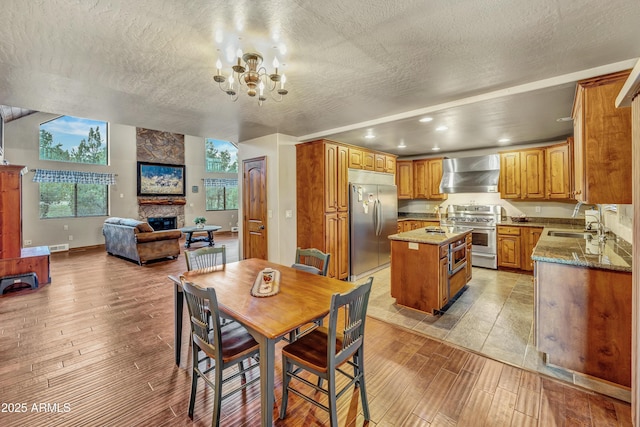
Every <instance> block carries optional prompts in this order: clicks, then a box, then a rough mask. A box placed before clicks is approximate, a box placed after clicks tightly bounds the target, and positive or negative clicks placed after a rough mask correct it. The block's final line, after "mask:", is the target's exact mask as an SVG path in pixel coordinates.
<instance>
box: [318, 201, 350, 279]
mask: <svg viewBox="0 0 640 427" xmlns="http://www.w3.org/2000/svg"><path fill="white" fill-rule="evenodd" d="M324 246H325V252H329V253H330V254H331V257H330V258H329V269H328V271H327V275H328V276H329V277H337V278H339V279H345V278H347V277H348V276H349V214H348V213H347V212H338V213H334V214H327V215H326V216H325V243H324Z"/></svg>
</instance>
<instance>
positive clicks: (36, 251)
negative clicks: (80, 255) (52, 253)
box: [0, 165, 51, 284]
mask: <svg viewBox="0 0 640 427" xmlns="http://www.w3.org/2000/svg"><path fill="white" fill-rule="evenodd" d="M23 169H24V166H17V165H0V278H3V277H7V276H17V275H22V274H27V273H35V274H36V275H37V277H38V282H39V284H45V283H49V282H51V278H50V277H49V248H48V247H47V246H37V247H31V248H23V247H22V170H23Z"/></svg>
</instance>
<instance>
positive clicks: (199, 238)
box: [180, 225, 222, 248]
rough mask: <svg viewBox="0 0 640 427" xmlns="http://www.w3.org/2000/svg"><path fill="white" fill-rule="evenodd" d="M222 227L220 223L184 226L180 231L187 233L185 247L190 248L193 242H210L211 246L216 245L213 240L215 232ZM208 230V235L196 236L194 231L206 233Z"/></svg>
mask: <svg viewBox="0 0 640 427" xmlns="http://www.w3.org/2000/svg"><path fill="white" fill-rule="evenodd" d="M221 228H222V227H221V226H219V225H205V226H204V227H200V228H198V227H195V226H192V227H182V228H181V229H180V231H182V232H183V233H184V234H186V235H187V237H186V239H185V243H184V247H185V248H190V247H191V244H192V243H195V242H209V246H213V245H214V241H213V232H214V231H218V230H220V229H221ZM204 232H206V233H207V235H206V236H195V237H194V235H193V234H194V233H204Z"/></svg>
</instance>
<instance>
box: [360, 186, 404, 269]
mask: <svg viewBox="0 0 640 427" xmlns="http://www.w3.org/2000/svg"><path fill="white" fill-rule="evenodd" d="M397 232H398V190H397V188H396V186H395V185H378V184H358V183H349V234H350V236H349V237H350V244H349V246H350V250H349V252H350V258H349V261H350V262H349V266H350V267H349V268H350V271H349V280H352V281H353V280H357V279H359V278H360V277H361V276H362V275H364V274H365V273H368V272H371V271H375V270H378V269H380V268H382V267H384V266H386V265H388V264H389V262H390V261H391V242H390V241H389V239H388V238H387V237H388V236H389V235H391V234H395V233H397Z"/></svg>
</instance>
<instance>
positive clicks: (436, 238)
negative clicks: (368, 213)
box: [389, 227, 471, 245]
mask: <svg viewBox="0 0 640 427" xmlns="http://www.w3.org/2000/svg"><path fill="white" fill-rule="evenodd" d="M441 228H442V229H443V230H444V231H445V232H444V233H427V232H426V231H425V229H424V228H419V229H417V230H411V231H405V232H403V233H398V234H392V235H391V236H389V240H400V241H404V242H415V243H425V244H428V245H441V244H443V243H448V242H451V241H454V240H457V239H460V238H462V237H464V236H466V235H467V234H469V233H471V228H469V227H441Z"/></svg>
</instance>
